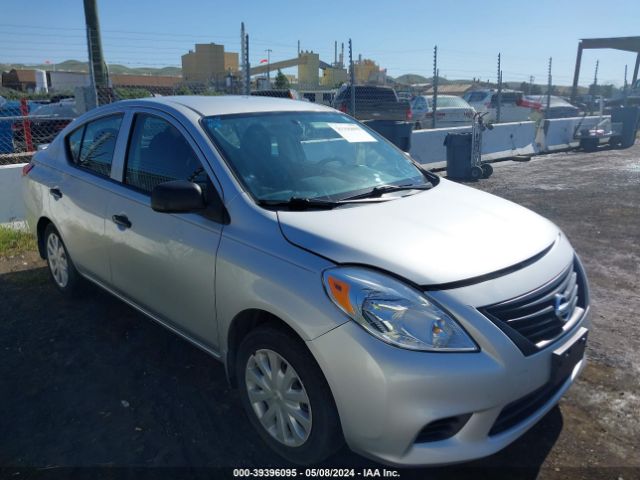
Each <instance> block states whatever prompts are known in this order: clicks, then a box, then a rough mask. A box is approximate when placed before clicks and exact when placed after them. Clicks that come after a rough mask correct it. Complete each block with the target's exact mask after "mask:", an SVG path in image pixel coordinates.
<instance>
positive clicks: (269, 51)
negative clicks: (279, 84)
mask: <svg viewBox="0 0 640 480" xmlns="http://www.w3.org/2000/svg"><path fill="white" fill-rule="evenodd" d="M265 52H267V85H268V86H269V88H271V75H270V72H269V70H270V67H271V52H273V50H271V49H270V48H267V49H266V50H265Z"/></svg>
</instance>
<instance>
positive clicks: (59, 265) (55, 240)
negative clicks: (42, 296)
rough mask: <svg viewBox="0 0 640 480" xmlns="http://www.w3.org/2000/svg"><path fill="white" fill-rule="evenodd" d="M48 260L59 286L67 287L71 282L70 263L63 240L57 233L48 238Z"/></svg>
mask: <svg viewBox="0 0 640 480" xmlns="http://www.w3.org/2000/svg"><path fill="white" fill-rule="evenodd" d="M47 261H48V263H49V269H50V270H51V275H52V276H53V280H54V281H55V282H56V284H58V286H59V287H62V288H64V287H66V286H67V283H68V282H69V264H68V263H67V254H66V252H65V251H64V246H63V245H62V241H61V240H60V238H59V237H58V235H56V234H55V233H52V234H50V235H49V238H48V239H47Z"/></svg>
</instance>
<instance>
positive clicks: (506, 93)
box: [463, 89, 531, 123]
mask: <svg viewBox="0 0 640 480" xmlns="http://www.w3.org/2000/svg"><path fill="white" fill-rule="evenodd" d="M501 95H502V103H501V107H500V122H502V123H505V122H524V121H526V120H529V115H530V114H531V109H530V108H529V107H528V106H524V105H522V97H523V94H522V92H519V91H516V90H502V94H501ZM463 98H464V99H465V100H466V101H467V102H468V103H469V105H471V106H472V107H473V108H474V109H475V110H476V112H478V113H487V116H486V117H484V118H485V121H487V122H495V121H496V119H497V110H498V108H497V107H498V91H497V90H496V89H485V90H474V91H471V92H467V93H465V94H464V96H463Z"/></svg>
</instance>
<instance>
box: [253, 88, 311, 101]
mask: <svg viewBox="0 0 640 480" xmlns="http://www.w3.org/2000/svg"><path fill="white" fill-rule="evenodd" d="M251 95H252V96H254V97H276V98H290V99H291V100H302V98H301V97H300V93H298V91H297V90H293V89H291V88H285V89H283V90H254V91H253V92H251Z"/></svg>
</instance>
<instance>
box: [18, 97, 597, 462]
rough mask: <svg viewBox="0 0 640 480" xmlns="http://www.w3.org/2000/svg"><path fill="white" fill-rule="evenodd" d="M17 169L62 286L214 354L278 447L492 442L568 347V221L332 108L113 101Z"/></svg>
mask: <svg viewBox="0 0 640 480" xmlns="http://www.w3.org/2000/svg"><path fill="white" fill-rule="evenodd" d="M23 174H24V177H23V179H24V195H25V202H26V206H27V211H28V223H29V225H30V227H31V228H32V229H33V232H34V233H35V234H36V235H37V239H38V246H39V249H40V254H41V255H42V256H43V257H44V258H45V259H46V260H47V262H48V266H49V270H50V272H51V277H52V279H53V282H54V283H55V285H56V286H57V288H58V289H59V290H60V291H61V292H62V293H64V294H69V295H71V294H75V293H76V292H77V291H78V290H79V288H81V287H82V282H83V281H84V280H85V279H87V280H90V281H91V282H93V283H95V284H97V285H99V286H100V287H102V288H104V289H105V290H107V291H109V292H111V293H112V294H113V295H115V296H116V297H118V298H120V299H121V300H123V301H125V302H127V303H128V304H130V305H131V306H133V307H134V308H136V309H138V310H140V311H141V312H143V313H145V314H146V315H148V316H149V317H151V318H152V319H154V320H155V321H157V322H159V323H160V324H162V325H164V326H165V327H167V328H169V329H170V330H172V331H174V332H175V333H177V334H178V335H180V336H182V337H184V338H185V339H187V340H189V341H190V342H192V343H194V344H195V345H197V346H198V347H200V348H202V349H204V350H206V351H207V352H209V353H210V354H211V355H213V356H214V357H216V358H218V359H219V360H221V361H222V362H223V363H224V365H225V366H226V371H227V374H228V377H229V380H230V382H231V383H232V385H235V386H237V387H238V389H239V391H240V396H241V399H242V403H243V405H244V408H245V410H246V413H247V416H248V418H249V420H250V421H251V423H252V424H253V425H254V426H255V428H256V431H257V432H258V434H259V435H260V436H261V437H262V438H263V439H264V441H265V442H266V443H267V444H269V445H270V446H271V447H272V448H273V449H274V450H275V451H276V452H278V453H279V454H280V455H282V456H283V457H286V458H287V459H289V460H291V461H293V462H297V463H300V464H311V463H315V462H319V461H321V460H323V459H325V458H327V457H328V456H330V455H331V454H332V453H333V452H335V451H336V450H337V449H338V448H340V446H341V444H342V442H343V441H346V443H347V444H348V445H349V447H350V448H351V449H353V450H354V451H355V452H358V453H360V454H362V455H365V456H367V457H370V458H373V459H376V460H378V461H381V462H384V463H388V464H392V465H427V464H443V463H451V462H460V461H465V460H470V459H474V458H478V457H482V456H486V455H489V454H491V453H493V452H496V451H497V450H500V449H501V448H503V447H505V446H506V445H508V444H509V443H511V442H513V441H514V440H515V439H516V438H518V437H519V436H520V435H522V434H523V433H524V432H525V431H527V429H529V428H531V426H532V425H534V424H535V423H536V422H537V421H538V420H540V418H541V417H542V416H543V415H544V414H545V413H546V412H547V411H548V410H549V409H551V408H552V407H553V406H554V405H555V404H556V403H557V402H558V400H559V398H560V396H561V395H562V394H563V393H564V392H565V391H566V390H567V388H569V386H570V385H571V383H572V382H573V381H574V380H575V378H576V376H577V375H578V374H579V372H580V371H581V370H582V368H583V367H584V363H585V361H584V359H583V356H584V348H585V343H586V338H587V333H588V329H589V320H588V313H589V293H588V287H587V280H586V278H585V272H584V270H583V268H582V265H581V263H580V260H579V259H578V257H577V255H576V253H575V252H574V250H573V248H572V247H571V245H570V243H569V241H568V240H567V238H566V237H565V236H564V235H563V233H562V232H561V231H560V230H559V229H558V228H557V227H556V226H555V225H553V224H552V223H551V222H549V221H547V220H545V219H544V218H542V217H540V216H538V215H537V214H535V213H532V212H530V211H529V210H527V209H525V208H523V207H520V206H518V205H516V204H514V203H511V202H508V201H506V200H503V199H501V198H497V197H494V196H492V195H489V194H486V193H482V192H480V191H478V190H476V189H473V188H469V187H466V186H462V185H459V184H456V183H453V182H451V181H447V180H445V179H443V178H440V177H438V176H436V175H434V174H431V173H429V172H427V171H425V170H423V169H422V168H421V167H420V166H419V165H417V164H416V163H414V162H413V161H412V160H411V158H410V157H408V156H407V155H406V154H404V153H403V152H401V151H400V150H398V149H396V148H395V147H394V146H393V145H392V144H390V143H389V142H387V141H386V140H385V139H384V138H382V137H381V136H379V135H378V134H377V133H375V132H374V131H372V130H370V129H368V128H367V127H366V126H364V125H362V124H360V123H358V122H357V121H355V120H353V119H352V118H351V117H349V116H347V115H345V114H343V113H340V112H338V111H336V110H333V109H330V108H327V107H323V106H320V105H315V104H312V103H309V102H299V101H293V100H288V99H277V98H266V97H233V96H227V97H188V96H185V97H165V98H156V99H150V100H131V101H122V102H117V103H114V104H111V105H109V106H105V107H101V108H98V109H95V110H93V111H91V112H89V113H87V114H85V115H83V116H81V117H79V118H78V119H76V120H75V121H73V122H72V123H71V124H69V125H68V126H67V127H66V128H65V129H64V130H63V131H62V132H61V134H60V135H59V136H58V137H56V139H55V140H54V141H53V143H52V144H51V145H50V146H49V148H47V149H46V150H43V151H40V152H38V153H37V154H36V155H35V156H34V158H33V161H32V162H31V163H30V164H28V165H27V166H25V168H24V171H23ZM479 236H482V239H483V242H482V248H481V249H479V248H477V241H476V240H477V238H478V237H479Z"/></svg>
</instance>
